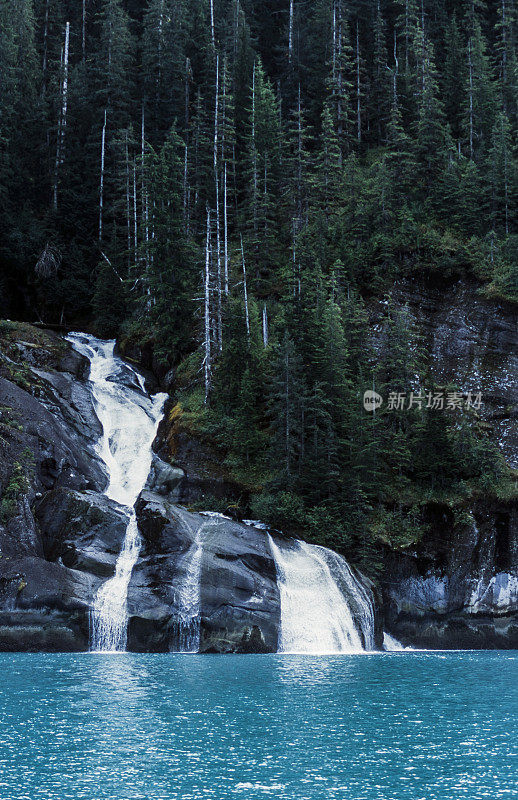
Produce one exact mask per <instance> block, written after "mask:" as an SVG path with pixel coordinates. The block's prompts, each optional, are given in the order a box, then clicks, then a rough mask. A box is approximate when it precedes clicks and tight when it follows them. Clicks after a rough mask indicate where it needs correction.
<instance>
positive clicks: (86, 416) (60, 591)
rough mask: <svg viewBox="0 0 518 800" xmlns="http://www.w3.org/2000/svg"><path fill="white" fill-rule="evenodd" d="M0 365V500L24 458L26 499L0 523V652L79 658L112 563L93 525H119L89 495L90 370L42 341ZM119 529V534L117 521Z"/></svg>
mask: <svg viewBox="0 0 518 800" xmlns="http://www.w3.org/2000/svg"><path fill="white" fill-rule="evenodd" d="M2 358H3V359H4V361H3V363H4V364H7V367H8V374H10V373H12V374H13V378H14V380H8V379H7V378H5V377H1V376H0V408H1V409H2V414H1V416H0V423H1V425H0V485H1V488H2V491H5V490H6V488H7V487H8V486H9V483H10V481H12V478H13V475H16V469H17V465H19V464H21V463H22V462H24V458H25V454H28V458H27V459H26V464H25V467H24V472H25V479H24V491H23V493H22V494H20V495H19V496H18V497H17V498H15V499H14V500H13V502H12V508H11V507H10V506H8V507H6V508H4V510H3V517H2V519H1V521H0V650H85V649H87V647H88V609H89V607H90V605H91V601H92V597H93V595H94V592H95V590H96V587H97V586H98V584H99V578H98V577H97V576H98V575H100V574H105V575H106V574H108V575H110V574H112V571H113V563H114V558H113V554H112V553H110V552H109V550H107V548H104V549H103V547H102V546H101V545H100V543H99V538H100V537H99V530H100V529H102V522H101V521H100V520H99V519H97V528H96V526H95V525H94V524H93V517H95V515H96V514H97V517H99V516H102V515H103V514H104V516H105V517H109V518H110V519H109V520H108V521H106V519H105V530H107V529H110V530H111V529H112V527H113V522H114V518H115V517H117V515H116V513H115V512H113V511H111V510H109V509H106V508H103V505H102V504H103V500H104V498H103V497H102V495H99V494H96V493H95V492H94V491H89V490H93V489H95V490H97V491H102V489H103V488H104V486H105V484H106V475H105V471H104V468H103V465H102V463H101V461H100V459H99V458H98V456H97V454H96V452H95V443H96V441H97V439H98V436H99V433H100V424H99V420H98V419H97V416H96V414H95V410H94V406H93V402H92V397H91V393H90V390H89V388H88V386H87V384H86V382H85V379H86V377H87V374H88V361H87V360H86V359H84V358H83V357H82V356H80V355H79V354H78V353H76V352H75V351H74V350H72V348H71V347H69V346H68V345H67V344H66V343H64V342H63V341H62V340H61V339H59V338H58V337H57V336H54V335H53V334H49V333H45V345H44V346H41V347H39V346H35V345H34V344H33V343H28V342H24V341H21V342H14V343H13V344H12V345H10V348H9V356H7V355H3V356H2ZM17 359H20V360H19V361H18V360H17ZM18 375H22V376H23V382H22V383H23V386H19V385H17V383H16V382H15V379H16V378H17V377H18ZM81 491H84V492H85V493H84V495H83V494H81ZM39 497H40V498H41V500H40V501H39V503H38V502H35V501H37V500H38V498H39ZM90 523H92V525H91V526H90ZM117 523H118V527H117V526H115V528H114V530H115V531H116V532H117V531H118V533H119V534H120V530H121V519H120V514H119V516H118V517H117ZM74 533H77V540H76V539H75V538H74ZM114 535H115V534H114V533H112V534H111V536H112V538H113V536H114ZM119 541H120V536H119ZM89 560H90V561H89ZM87 564H88V568H86V567H87ZM103 570H104V571H103Z"/></svg>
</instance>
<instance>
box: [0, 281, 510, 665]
mask: <svg viewBox="0 0 518 800" xmlns="http://www.w3.org/2000/svg"><path fill="white" fill-rule="evenodd" d="M396 298H397V302H398V303H401V304H406V305H407V306H408V308H409V310H410V312H411V314H413V316H414V319H415V322H416V325H417V327H418V329H419V331H420V333H421V336H422V340H423V342H424V344H425V348H426V352H427V353H428V356H429V361H430V369H431V373H432V375H433V377H434V379H435V380H436V381H437V383H439V384H442V385H446V384H448V383H456V384H457V385H458V387H459V388H460V389H461V390H463V391H468V390H471V391H474V392H475V391H480V392H482V397H483V404H482V407H481V409H480V422H481V424H484V425H485V426H487V429H488V430H490V432H491V435H492V436H493V437H494V439H495V441H497V442H498V444H499V445H500V447H501V449H502V452H503V453H504V455H505V458H506V460H507V462H508V463H509V465H511V466H516V465H517V463H518V449H517V435H518V434H517V426H516V416H517V402H518V368H517V366H518V360H517V359H518V356H517V342H518V337H517V335H516V333H517V328H516V325H517V320H516V313H515V309H514V307H512V306H508V305H506V304H503V303H495V302H494V301H491V300H488V299H485V298H484V297H482V296H481V295H480V294H479V293H478V290H477V287H476V286H474V285H467V284H465V283H459V284H455V285H452V286H449V287H439V288H438V287H433V286H425V285H423V284H415V285H414V284H410V283H408V284H401V285H400V286H398V287H397V288H396ZM371 311H372V320H373V328H374V329H375V327H376V319H377V313H378V312H377V309H376V307H374V306H373V307H372V309H371ZM0 353H1V356H0V485H1V490H2V499H1V506H0V649H4V650H24V649H25V650H40V649H43V650H83V649H86V647H87V645H88V636H89V631H88V625H89V621H88V610H89V608H90V607H91V604H92V598H93V597H94V595H95V592H96V591H97V589H98V587H99V586H100V584H101V582H102V581H104V580H106V578H107V577H110V576H111V575H112V574H113V571H114V566H115V560H116V557H117V554H118V553H119V551H120V547H121V543H122V540H123V537H124V531H125V516H124V513H123V510H122V508H121V507H118V506H117V504H116V503H115V502H113V501H109V500H107V499H106V497H105V496H104V495H103V489H104V488H105V486H106V481H107V478H106V474H105V469H104V466H103V463H102V461H101V460H100V458H99V457H98V454H97V452H96V446H95V445H96V442H97V440H98V437H99V434H100V427H99V421H98V419H97V416H96V414H95V411H94V406H93V401H92V395H91V391H90V388H89V386H88V382H87V380H86V379H87V374H88V362H87V360H86V359H85V358H83V357H82V356H80V355H79V354H78V353H76V352H75V351H73V350H72V349H71V347H70V346H69V345H68V343H66V342H64V341H63V340H62V339H61V338H60V337H59V336H57V335H55V334H52V333H50V332H48V331H41V330H36V329H35V328H32V327H31V326H26V325H19V324H16V325H15V324H10V323H3V325H2V328H1V329H0ZM133 356H134V357H135V358H137V359H138V358H139V354H138V353H133ZM148 362H149V363H148ZM146 365H147V366H148V368H150V369H151V368H152V367H153V363H152V355H150V354H149V353H147V354H145V366H146ZM123 372H124V370H123ZM160 377H161V378H162V381H163V380H166V381H168V382H170V381H171V380H173V378H172V376H171V375H168V376H160ZM117 379H118V380H119V379H120V380H121V381H124V380H128V381H134V380H135V377H134V374H133V373H132V372H131V370H128V372H127V374H121V375H120V376H118V377H117ZM170 436H171V428H170V426H169V427H168V425H167V424H165V423H164V425H163V426H162V427H161V429H160V432H159V439H158V441H157V447H156V449H157V454H156V455H155V458H154V460H153V464H152V468H151V472H150V475H149V478H148V483H147V486H146V489H145V490H144V492H143V493H142V494H141V496H140V498H139V501H138V503H137V517H138V522H139V528H140V531H141V534H142V537H143V548H142V552H141V555H140V558H139V561H138V563H137V566H136V568H135V570H134V573H133V576H132V579H131V583H130V588H129V597H128V600H129V612H130V624H129V632H128V633H129V635H128V646H129V648H130V649H132V650H137V651H144V650H155V651H168V650H174V649H177V647H178V637H179V631H180V629H181V625H182V619H183V617H182V614H183V609H182V599H181V596H180V595H181V587H182V586H183V585H185V581H186V580H187V573H188V570H189V564H190V560H191V559H192V558H193V553H194V552H196V547H197V543H199V542H202V545H203V546H202V555H201V557H200V559H199V565H198V568H199V576H200V586H201V592H200V596H199V598H198V601H199V622H200V641H199V643H200V650H201V651H202V652H272V651H275V650H276V649H277V644H278V637H279V620H280V601H279V591H278V587H277V582H276V575H275V564H274V561H273V558H272V554H271V552H270V549H269V547H268V543H267V539H266V536H265V533H264V531H262V530H260V529H258V528H254V527H251V526H248V525H243V524H240V523H238V522H235V521H233V520H231V519H225V518H223V517H221V516H220V517H214V516H212V517H210V516H204V515H203V514H199V513H193V512H190V511H188V510H187V508H186V507H185V505H186V504H188V503H189V502H191V500H193V499H197V500H199V499H200V497H203V496H204V495H205V494H211V495H213V496H215V497H218V495H220V494H223V495H225V496H228V495H229V493H230V495H232V493H236V492H239V487H233V486H231V487H228V486H225V485H224V479H223V478H222V476H221V474H219V472H218V468H217V464H216V463H214V464H212V463H211V454H210V453H208V454H207V453H206V454H205V456H206V458H205V457H204V455H203V454H204V451H203V445H202V444H200V443H197V442H193V441H189V440H188V439H186V437H185V434H184V433H181V434H180V437H181V438H180V441H177V442H174V445H175V447H176V449H177V453H178V456H179V463H177V464H171V463H167V462H168V454H169V453H170V447H169V446H167V445H168V437H170ZM182 437H183V438H182ZM170 444H171V443H170V442H169V445H170ZM159 456H162V458H161V457H159ZM178 503H182V504H183V505H178ZM426 514H427V519H428V530H429V533H428V534H427V536H426V537H424V538H423V540H422V541H420V542H418V543H417V544H415V545H413V546H412V547H409V548H407V549H405V550H399V551H394V550H391V549H389V548H388V547H384V569H383V573H382V575H381V578H380V580H379V593H378V595H377V597H378V611H379V614H378V617H377V621H376V625H377V626H378V628H379V626H380V621H381V616H382V615H383V616H384V619H385V626H386V628H387V629H388V630H389V631H390V632H391V633H392V634H394V635H395V636H396V637H397V638H398V639H400V640H401V641H402V642H403V643H404V644H405V645H414V646H420V647H431V648H434V647H446V648H450V647H475V648H477V647H504V648H505V647H516V646H518V623H517V619H518V510H517V503H516V500H515V499H514V498H513V497H507V498H505V499H503V498H500V499H498V498H495V497H483V496H478V497H476V498H472V497H470V498H468V499H466V502H465V503H464V504H463V505H462V507H461V508H460V509H459V508H452V507H450V506H448V504H446V503H445V504H441V503H435V504H432V503H430V504H429V506H428V507H427V509H426ZM369 591H370V590H369Z"/></svg>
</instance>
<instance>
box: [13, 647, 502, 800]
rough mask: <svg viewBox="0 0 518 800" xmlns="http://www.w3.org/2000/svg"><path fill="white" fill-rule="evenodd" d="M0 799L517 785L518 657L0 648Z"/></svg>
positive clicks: (371, 792) (464, 790)
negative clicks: (58, 651) (73, 652)
mask: <svg viewBox="0 0 518 800" xmlns="http://www.w3.org/2000/svg"><path fill="white" fill-rule="evenodd" d="M0 670H1V674H2V685H1V689H0V798H1V800H22V798H23V800H69V798H70V800H83V799H86V800H137V799H138V800H176V799H177V798H178V799H180V798H181V800H203V798H214V799H215V800H226V798H234V799H237V800H239V799H240V798H250V800H256V798H259V799H260V798H263V797H272V798H276V799H277V798H278V799H279V800H283V799H284V798H290V800H291V799H292V800H313V798H326V800H327V799H328V798H330V799H331V800H333V799H334V798H344V800H345V799H346V800H363V798H366V799H367V798H368V800H462V799H463V798H466V800H479V799H482V798H488V800H496V799H497V798H512V797H516V796H517V794H518V775H517V773H518V764H517V737H516V712H517V706H518V699H517V684H518V680H517V678H518V654H513V653H496V652H490V653H488V652H486V653H484V652H480V653H435V654H434V653H408V652H405V653H390V654H372V655H349V656H347V655H340V656H325V657H323V656H288V655H286V656H189V655H134V654H130V653H127V654H126V653H118V654H113V655H104V654H100V653H85V654H79V655H62V654H57V655H36V654H34V655H32V654H27V655H25V654H0Z"/></svg>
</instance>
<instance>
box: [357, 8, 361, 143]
mask: <svg viewBox="0 0 518 800" xmlns="http://www.w3.org/2000/svg"><path fill="white" fill-rule="evenodd" d="M360 89H361V86H360V31H359V22H358V20H356V126H357V134H356V135H357V138H358V142H361V140H362V110H361V96H360Z"/></svg>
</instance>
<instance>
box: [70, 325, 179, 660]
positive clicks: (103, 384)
mask: <svg viewBox="0 0 518 800" xmlns="http://www.w3.org/2000/svg"><path fill="white" fill-rule="evenodd" d="M67 339H68V341H70V342H71V343H72V345H73V346H74V348H75V349H76V350H78V351H79V352H80V353H82V354H83V355H85V356H86V357H87V358H88V359H89V361H90V382H91V384H92V393H93V396H94V400H95V408H96V412H97V416H98V417H99V420H100V422H101V424H102V428H103V433H102V436H101V438H100V440H99V443H98V452H99V455H100V457H101V458H102V460H103V461H104V463H105V465H106V469H107V472H108V478H109V482H108V486H107V488H106V490H105V495H106V496H107V497H109V498H110V499H111V500H115V501H116V502H117V503H120V504H121V505H124V506H126V507H127V514H128V524H127V527H126V533H125V536H124V541H123V544H122V549H121V551H120V553H119V556H118V558H117V561H116V564H115V574H114V576H113V577H112V578H110V579H109V580H107V581H106V582H105V583H103V584H102V586H101V587H100V588H99V590H98V591H97V594H96V596H95V598H94V604H93V608H92V609H91V613H90V649H91V650H96V651H116V652H117V651H121V650H122V651H123V650H125V649H126V643H127V627H128V608H127V605H128V587H129V582H130V579H131V573H132V571H133V567H134V566H135V564H136V562H137V559H138V556H139V553H140V547H141V539H140V534H139V531H138V526H137V519H136V516H135V510H134V508H133V506H134V504H135V502H136V500H137V497H138V495H139V494H140V492H141V490H142V488H143V487H144V484H145V482H146V479H147V476H148V474H149V470H150V467H151V459H152V450H151V445H152V443H153V440H154V438H155V436H156V431H157V428H158V424H159V422H160V420H161V418H162V407H163V405H164V401H165V399H166V397H167V395H165V394H157V395H155V396H154V397H149V396H148V395H147V394H146V393H145V390H144V382H143V379H142V377H141V376H140V375H139V374H138V373H137V372H136V371H135V370H134V369H133V368H132V367H130V366H129V365H128V364H126V363H125V362H124V361H122V359H120V358H118V357H117V356H115V355H114V353H113V349H114V345H115V342H113V341H102V340H100V339H96V338H95V337H93V336H89V335H87V334H83V333H73V334H70V335H69V336H68V337H67ZM125 375H126V376H127V377H131V378H133V379H134V380H135V386H132V385H131V383H132V381H129V382H127V381H126V382H125V383H123V382H122V381H121V377H122V378H124V376H125Z"/></svg>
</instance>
